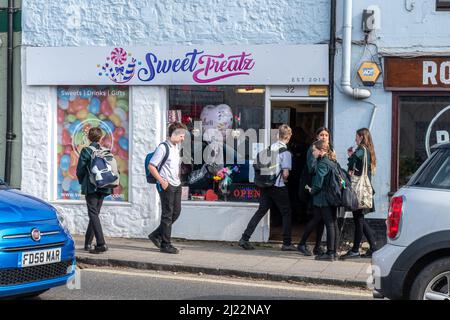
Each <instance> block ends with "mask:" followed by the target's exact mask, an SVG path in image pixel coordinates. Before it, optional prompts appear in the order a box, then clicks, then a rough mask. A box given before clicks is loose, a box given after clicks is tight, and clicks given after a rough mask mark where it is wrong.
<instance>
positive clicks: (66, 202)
mask: <svg viewBox="0 0 450 320" xmlns="http://www.w3.org/2000/svg"><path fill="white" fill-rule="evenodd" d="M49 203H50V204H56V205H69V206H79V205H86V201H84V200H54V201H49ZM103 206H108V207H131V206H132V203H131V202H119V201H104V202H103Z"/></svg>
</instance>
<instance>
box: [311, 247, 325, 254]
mask: <svg viewBox="0 0 450 320" xmlns="http://www.w3.org/2000/svg"><path fill="white" fill-rule="evenodd" d="M324 253H325V251H323V250H322V247H314V250H313V254H314V255H315V256H321V255H323V254H324Z"/></svg>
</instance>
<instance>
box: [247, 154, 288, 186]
mask: <svg viewBox="0 0 450 320" xmlns="http://www.w3.org/2000/svg"><path fill="white" fill-rule="evenodd" d="M286 151H287V149H286V148H285V147H281V148H280V149H278V153H276V152H272V151H271V150H270V147H268V148H266V149H264V150H263V151H261V152H260V153H258V155H257V156H256V163H255V164H253V169H254V170H255V185H256V186H257V187H259V188H270V187H273V186H274V185H275V183H276V182H277V180H278V178H279V177H280V175H281V172H282V170H280V171H278V161H277V160H278V159H274V155H276V156H277V157H278V155H279V154H282V153H283V152H286ZM268 155H270V161H269V162H267V163H266V161H262V159H264V158H267V156H268Z"/></svg>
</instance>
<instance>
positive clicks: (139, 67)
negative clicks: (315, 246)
mask: <svg viewBox="0 0 450 320" xmlns="http://www.w3.org/2000/svg"><path fill="white" fill-rule="evenodd" d="M42 70H46V72H42ZM25 74H26V84H27V87H26V89H25V91H24V92H25V93H24V100H25V103H26V101H27V100H28V101H30V102H31V97H33V98H34V99H37V100H38V101H35V100H34V101H33V105H35V106H36V105H39V106H40V108H47V109H48V110H44V111H43V110H41V111H40V113H41V116H44V118H45V119H46V120H47V129H48V131H47V133H48V134H47V135H45V134H44V135H42V138H43V139H46V141H45V143H44V145H45V148H46V150H48V153H49V155H50V156H49V157H48V163H45V165H43V167H44V168H45V169H44V172H43V173H42V174H40V176H41V177H42V178H45V177H48V181H49V183H48V184H47V183H46V182H42V181H41V183H42V184H43V185H41V186H38V185H36V183H35V184H33V183H30V182H29V181H25V180H24V183H23V184H24V186H25V189H28V191H31V192H33V189H34V190H36V192H35V193H36V195H37V196H41V195H42V194H45V195H46V197H47V198H48V200H49V201H51V202H53V203H54V204H55V205H56V206H57V207H58V209H59V210H60V211H61V212H62V213H63V215H64V217H65V218H66V221H67V224H68V226H69V229H70V231H71V232H74V233H84V231H85V227H86V225H87V215H86V214H85V208H84V202H83V196H82V195H81V194H80V186H79V184H78V182H77V179H76V176H75V168H76V163H77V161H78V155H79V152H80V150H81V149H82V148H83V147H84V146H86V144H87V143H88V141H87V139H86V133H87V131H88V130H89V128H90V127H97V126H98V127H100V128H101V129H102V130H103V132H104V134H105V137H104V139H103V145H104V146H105V147H108V148H110V149H111V150H112V153H113V154H114V155H115V157H116V160H117V163H118V167H119V171H120V186H119V187H117V188H116V189H114V193H113V194H112V195H111V196H110V197H108V198H107V199H106V201H105V205H104V209H103V212H104V213H103V221H104V228H105V233H106V234H107V235H108V236H125V237H146V235H147V234H148V233H149V232H150V231H151V229H152V228H154V227H156V225H157V224H158V222H159V201H158V196H157V193H156V189H155V188H154V186H151V185H148V184H147V183H146V182H145V174H144V166H143V164H144V158H145V156H146V154H147V153H148V152H151V151H152V150H154V149H155V148H156V146H157V144H158V143H159V142H161V141H162V140H164V137H165V135H166V128H167V126H168V124H170V123H171V122H174V121H180V122H183V123H184V124H185V125H186V126H187V128H188V131H189V134H188V139H187V141H186V142H185V144H184V145H183V149H182V152H183V164H182V167H181V178H182V183H183V203H182V213H181V217H180V219H179V220H178V221H177V222H176V223H175V225H174V236H175V237H180V238H186V239H198V240H224V241H234V240H238V239H239V237H240V236H241V233H242V231H243V229H244V228H245V226H246V224H247V223H248V221H249V219H250V218H251V216H252V215H253V213H254V211H255V210H256V208H257V206H258V200H259V197H260V190H259V189H258V188H257V187H256V186H255V185H254V183H253V181H254V172H253V169H252V168H253V167H252V164H253V161H254V159H255V157H256V154H257V153H258V152H259V151H260V150H262V149H263V148H264V147H265V146H267V145H268V144H269V143H270V142H271V141H273V139H274V138H275V137H274V136H273V131H272V130H271V129H276V128H277V127H278V126H279V125H280V124H282V123H287V124H289V125H290V126H291V127H292V128H293V138H292V141H291V143H290V146H289V147H290V150H291V152H292V153H293V156H294V158H293V160H294V161H293V164H294V169H293V171H292V173H291V179H290V182H291V183H290V184H289V188H290V193H291V205H292V208H293V211H294V214H293V225H294V236H298V235H299V234H300V225H301V224H302V223H303V222H304V221H305V220H306V211H305V208H302V206H301V205H300V203H299V202H298V201H297V187H296V183H297V182H298V180H299V176H300V173H301V170H302V168H303V166H304V165H305V160H306V151H307V149H308V147H309V145H310V144H311V143H312V141H313V139H314V132H315V130H316V129H317V128H318V127H320V126H323V125H327V123H328V74H329V73H328V46H327V45H288V46H274V45H255V46H198V47H182V46H180V47H154V48H148V47H132V48H121V47H112V48H106V47H101V48H100V47H89V48H82V47H66V48H48V47H47V48H28V49H27V51H26V71H25ZM46 100H48V101H46ZM32 116H33V115H32V114H30V115H25V116H24V117H25V120H27V117H30V119H29V121H24V125H25V126H27V125H28V126H29V127H30V128H29V129H30V130H28V131H29V132H31V131H32V130H31V127H33V122H32V121H31V117H32ZM24 131H27V130H24ZM208 132H218V133H219V134H220V136H221V138H222V139H223V140H222V142H223V143H222V144H220V147H219V148H217V144H215V143H213V142H214V141H216V140H215V139H213V138H211V137H210V136H209V133H208ZM29 147H31V148H35V149H34V151H33V150H29V149H26V150H25V151H24V152H25V154H24V159H25V161H26V159H27V158H30V157H31V156H32V155H33V154H35V153H36V152H37V150H38V149H39V148H42V145H41V146H39V145H36V146H29ZM211 158H213V161H211ZM27 166H30V167H32V164H28V162H24V165H23V167H24V169H25V170H26V169H27ZM36 188H37V189H36ZM41 189H42V190H43V189H45V190H46V191H48V192H40V191H39V190H41ZM280 225H281V217H280V215H279V213H277V212H276V210H271V213H270V214H269V215H267V216H266V217H265V219H264V220H263V221H261V223H260V225H259V226H258V228H257V230H256V232H255V234H254V236H253V238H252V240H254V241H268V240H269V239H273V240H277V239H279V236H280V233H281V230H280Z"/></svg>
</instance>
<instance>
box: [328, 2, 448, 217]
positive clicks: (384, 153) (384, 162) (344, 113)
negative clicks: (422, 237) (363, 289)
mask: <svg viewBox="0 0 450 320" xmlns="http://www.w3.org/2000/svg"><path fill="white" fill-rule="evenodd" d="M337 2H338V7H337V37H338V38H342V20H343V3H344V1H343V0H338V1H337ZM411 2H414V3H415V6H414V7H413V8H412V9H411V7H410V6H409V4H410V3H411ZM369 5H378V6H379V8H380V12H381V28H380V30H377V31H376V32H375V33H373V34H371V37H370V39H371V42H373V43H374V44H376V45H377V46H378V50H377V47H376V46H374V45H369V46H368V47H367V48H366V49H365V48H364V46H362V45H355V44H354V45H353V47H352V66H353V67H352V70H351V77H352V86H353V87H363V86H362V83H361V82H360V80H359V78H358V76H357V74H356V72H357V70H358V68H359V66H360V64H361V62H362V61H366V60H370V59H371V58H372V55H373V56H374V59H375V60H376V61H378V60H377V53H386V52H389V53H397V54H400V55H402V54H403V55H414V54H418V53H423V52H434V53H442V54H447V55H448V54H450V29H449V28H448V26H449V21H450V12H442V11H436V10H435V7H436V1H435V0H415V1H409V0H408V1H403V0H401V1H400V0H396V1H392V0H376V1H374V0H370V1H369V0H357V1H356V0H355V1H353V32H352V40H353V41H361V40H363V39H364V34H363V32H362V28H361V26H362V13H363V10H364V9H366V8H367V7H368V6H369ZM408 10H411V11H408ZM341 49H342V48H341V46H340V45H338V52H337V56H336V68H335V79H336V83H335V111H334V112H335V123H334V124H335V132H336V134H335V146H336V150H337V152H338V157H339V160H340V161H341V163H343V164H345V163H346V150H347V148H348V147H349V146H351V145H354V138H355V131H356V130H357V129H358V128H361V127H367V126H369V123H370V118H371V115H372V110H373V106H372V105H371V104H369V103H367V102H370V103H373V104H375V105H376V106H377V111H376V115H375V119H374V123H373V127H372V134H373V139H374V143H375V148H376V152H377V159H378V169H377V174H376V175H375V177H374V180H373V183H374V187H375V191H376V204H377V205H376V209H377V212H376V213H374V214H371V215H370V217H373V218H385V217H386V216H387V212H388V205H389V203H388V196H387V195H388V192H389V191H390V179H391V174H390V173H391V119H392V94H391V93H390V92H386V91H384V89H383V77H382V76H381V77H380V78H379V80H378V83H377V84H376V85H375V87H372V88H369V89H370V90H371V91H372V96H371V97H370V98H369V99H367V100H366V101H365V102H364V101H356V100H354V99H351V98H349V97H347V96H345V95H344V94H342V93H341V92H340V91H339V90H340V80H341V70H342V50H341Z"/></svg>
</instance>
